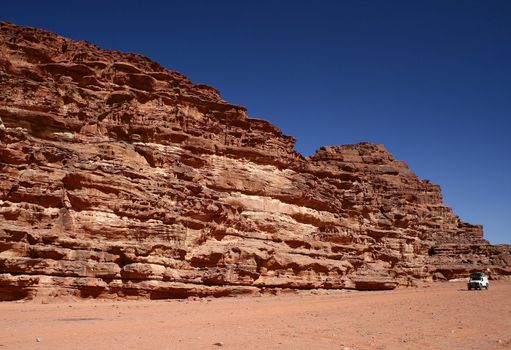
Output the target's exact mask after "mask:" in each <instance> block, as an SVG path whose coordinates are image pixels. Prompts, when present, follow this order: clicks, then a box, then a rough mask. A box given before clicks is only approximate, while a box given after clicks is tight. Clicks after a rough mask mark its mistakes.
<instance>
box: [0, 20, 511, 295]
mask: <svg viewBox="0 0 511 350" xmlns="http://www.w3.org/2000/svg"><path fill="white" fill-rule="evenodd" d="M0 120H1V122H0V299H1V300H16V299H22V298H33V297H35V296H41V295H45V296H59V295H73V296H81V297H90V296H92V297H127V298H128V297H146V298H152V299H159V298H181V297H187V296H208V295H212V296H221V295H233V294H245V293H259V292H268V293H273V292H276V291H278V290H281V289H313V288H326V289H328V288H351V289H392V288H395V287H396V286H410V285H415V284H417V283H420V282H427V281H432V280H434V279H450V278H456V277H462V276H466V274H467V273H468V272H470V271H474V270H485V271H487V272H488V273H489V274H490V276H491V277H492V278H500V277H501V276H509V275H511V255H510V251H511V249H510V247H509V246H492V245H490V244H489V243H488V242H487V241H485V240H484V239H483V230H482V227H481V226H478V225H470V224H467V223H464V222H462V221H461V220H460V219H459V218H458V217H457V216H455V215H454V214H453V212H452V210H451V209H450V208H449V207H447V206H445V205H444V204H443V202H442V194H441V192H440V188H439V186H437V185H433V184H431V183H429V182H428V181H427V180H421V179H419V178H418V177H417V176H416V175H415V174H413V173H412V172H411V171H410V170H409V168H408V166H407V165H406V164H405V163H404V162H402V161H398V160H395V159H394V158H393V157H392V155H391V154H389V152H387V151H386V150H385V148H384V147H383V146H382V145H374V144H368V143H360V144H357V145H345V146H336V147H323V148H321V149H320V150H318V151H317V153H316V154H315V155H314V156H312V157H308V158H305V157H303V156H301V155H300V154H298V153H297V152H295V151H294V144H295V140H294V139H293V138H292V137H290V136H286V135H283V134H282V133H281V131H280V130H279V129H278V128H277V127H275V126H273V125H271V124H270V123H268V122H266V121H264V120H258V119H251V118H248V117H247V114H246V110H245V109H244V108H243V107H240V106H236V105H232V104H229V103H227V102H226V101H224V100H222V98H221V97H220V95H219V93H218V92H217V91H216V90H215V89H213V88H211V87H208V86H205V85H195V84H192V82H191V81H190V80H189V79H187V78H186V77H185V76H183V75H181V74H179V73H176V72H173V71H169V70H167V69H164V68H162V67H161V66H160V65H158V64H157V63H155V62H152V61H151V60H149V59H147V58H145V57H143V56H140V55H136V54H125V53H121V52H117V51H107V50H102V49H100V48H98V47H96V46H94V45H91V44H89V43H87V42H84V41H72V40H69V39H66V38H63V37H60V36H58V35H55V34H52V33H48V32H46V31H43V30H38V29H32V28H25V27H19V26H16V25H13V24H10V23H6V22H1V23H0Z"/></svg>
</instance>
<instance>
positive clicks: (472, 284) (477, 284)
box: [468, 272, 490, 290]
mask: <svg viewBox="0 0 511 350" xmlns="http://www.w3.org/2000/svg"><path fill="white" fill-rule="evenodd" d="M489 286H490V282H489V281H488V275H487V274H485V273H484V272H472V273H471V274H470V279H469V280H468V290H471V289H483V288H485V289H488V287H489Z"/></svg>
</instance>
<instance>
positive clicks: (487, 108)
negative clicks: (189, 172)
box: [0, 0, 511, 243]
mask: <svg viewBox="0 0 511 350" xmlns="http://www.w3.org/2000/svg"><path fill="white" fill-rule="evenodd" d="M0 19H4V20H8V21H11V22H14V23H17V24H21V25H28V26H34V27H40V28H45V29H47V30H50V31H54V32H57V33H59V34H61V35H64V36H67V37H71V38H73V39H85V40H88V41H90V42H92V43H95V44H97V45H99V46H101V47H103V48H107V49H118V50H122V51H128V52H136V53H141V54H144V55H146V56H149V57H150V58H152V59H154V60H156V61H158V62H159V63H161V64H162V65H163V66H165V67H167V68H170V69H173V70H177V71H180V72H182V73H184V74H186V75H187V76H189V77H190V78H191V79H192V80H193V81H194V82H196V83H205V84H209V85H212V86H214V87H216V88H217V89H219V90H220V91H221V92H222V95H223V97H224V98H225V99H226V100H228V101H230V102H232V103H235V104H241V105H244V106H246V107H247V108H248V111H249V114H250V115H251V116H253V117H260V118H263V119H267V120H269V121H270V122H272V123H274V124H276V125H277V126H279V127H280V128H281V129H282V130H283V131H284V132H285V133H286V134H290V135H293V136H295V137H296V138H297V146H296V148H297V150H298V151H299V152H301V153H302V154H304V155H310V154H313V153H314V151H315V150H316V149H317V148H319V147H320V146H322V145H334V144H348V143H358V142H361V141H370V142H375V143H383V144H385V146H386V147H387V148H388V149H389V150H390V151H391V152H392V153H393V154H394V155H395V157H396V158H398V159H401V160H404V161H406V162H407V163H408V164H409V165H410V167H411V168H412V170H413V171H415V172H416V173H417V174H418V175H419V176H420V177H422V178H426V179H429V180H430V181H432V182H433V183H437V184H439V185H440V186H441V187H442V190H443V193H444V197H445V201H446V203H447V204H448V205H450V206H452V207H453V208H454V211H455V213H456V214H458V215H460V216H461V218H462V219H463V220H465V221H468V222H471V223H480V224H483V225H484V227H485V237H486V238H487V239H489V240H490V241H491V242H492V243H511V233H510V232H511V231H510V229H511V175H510V173H511V154H510V152H511V1H507V0H503V1H497V0H481V1H470V0H463V1H461V0H456V1H450V0H437V1H435V0H431V1H426V0H424V1H420V0H417V1H415V0H403V1H392V0H387V1H383V0H381V1H380V0H375V1H363V0H351V1H320V0H316V1H299V0H295V1H277V0H275V1H266V0H259V1H221V0H219V1H210V0H203V1H199V0H195V1H194V0H188V1H184V0H181V1H151V0H145V1H140V0H138V1H128V0H126V1H117V2H114V1H95V0H89V1H70V0H68V1H4V2H3V3H2V5H1V7H0Z"/></svg>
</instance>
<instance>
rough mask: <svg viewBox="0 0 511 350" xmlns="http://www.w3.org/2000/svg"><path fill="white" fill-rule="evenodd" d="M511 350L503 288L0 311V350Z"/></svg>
mask: <svg viewBox="0 0 511 350" xmlns="http://www.w3.org/2000/svg"><path fill="white" fill-rule="evenodd" d="M220 348H222V349H244V350H248V349H345V350H347V349H350V350H353V349H449V350H453V349H464V350H466V349H478V350H480V349H511V281H495V282H493V283H492V285H491V287H490V289H489V290H488V291H470V292H469V291H467V290H466V289H465V283H464V282H446V283H439V284H434V285H432V286H430V287H421V288H413V289H399V290H396V291H386V292H336V293H328V294H323V293H320V294H300V295H280V296H263V297H242V298H223V299H201V300H184V301H178V300H172V301H115V302H113V301H101V300H87V301H79V302H62V301H61V302H52V303H49V304H41V303H40V302H39V303H37V302H24V303H20V302H17V303H15V302H8V303H2V304H0V349H95V350H100V349H109V350H111V349H220Z"/></svg>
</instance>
